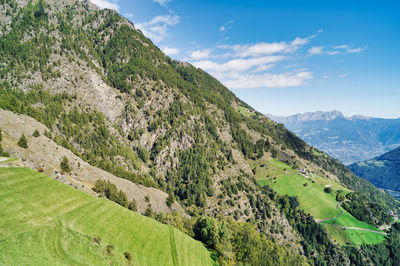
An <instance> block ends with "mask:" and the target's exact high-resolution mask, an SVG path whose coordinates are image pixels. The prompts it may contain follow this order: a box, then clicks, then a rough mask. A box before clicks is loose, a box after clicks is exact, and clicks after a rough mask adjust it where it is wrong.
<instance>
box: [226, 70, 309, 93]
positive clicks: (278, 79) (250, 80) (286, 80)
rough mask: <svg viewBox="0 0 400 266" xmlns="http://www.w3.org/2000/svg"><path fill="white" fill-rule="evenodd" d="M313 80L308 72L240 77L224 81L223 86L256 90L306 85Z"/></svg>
mask: <svg viewBox="0 0 400 266" xmlns="http://www.w3.org/2000/svg"><path fill="white" fill-rule="evenodd" d="M312 78H313V74H312V73H310V72H297V73H291V72H288V73H281V74H269V73H265V74H259V75H241V76H240V77H237V78H234V79H230V80H226V81H224V84H225V85H226V86H227V87H228V88H231V89H258V88H286V87H297V86H303V85H306V84H307V81H309V80H310V79H312Z"/></svg>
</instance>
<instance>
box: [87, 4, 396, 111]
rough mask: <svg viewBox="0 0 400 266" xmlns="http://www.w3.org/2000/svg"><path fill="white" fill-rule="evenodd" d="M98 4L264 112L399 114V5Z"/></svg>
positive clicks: (163, 48)
mask: <svg viewBox="0 0 400 266" xmlns="http://www.w3.org/2000/svg"><path fill="white" fill-rule="evenodd" d="M91 1H92V2H94V3H95V4H97V5H98V6H100V7H101V8H112V9H116V10H118V12H119V13H120V14H121V15H123V16H124V17H126V18H128V19H129V20H131V21H132V22H133V23H134V25H135V27H136V28H139V29H140V30H142V32H143V33H144V34H145V35H146V36H147V37H148V38H150V39H151V40H152V41H153V42H154V44H156V45H157V46H158V47H160V48H161V49H162V50H163V51H164V52H165V53H166V54H167V55H169V56H170V57H172V58H174V59H177V60H181V61H187V62H189V63H191V64H193V65H194V66H196V67H199V68H201V69H203V70H205V71H207V72H208V73H210V74H212V75H213V76H214V77H216V78H217V79H219V80H220V81H221V82H222V83H223V84H224V85H226V86H227V87H228V88H229V89H230V90H232V91H233V92H234V93H235V94H236V95H237V96H238V97H239V98H241V99H242V100H244V101H245V102H247V103H248V104H249V105H250V106H252V107H254V108H255V109H256V110H258V111H259V112H262V113H265V114H266V113H270V114H274V115H291V114H295V113H303V112H312V111H317V110H321V111H330V110H339V111H341V112H343V113H344V114H345V115H348V116H351V115H355V114H362V115H366V116H372V117H384V118H398V117H400V49H399V47H400V16H399V15H398V14H399V13H400V2H399V3H397V1H385V0H382V1H369V0H363V1H361V0H345V1H343V0H324V1H321V0H318V1H313V0H307V1H299V0H297V1H295V0H292V1H287V0H280V1H278V0H269V1H266V0H201V1H200V0H197V1H195V0H91Z"/></svg>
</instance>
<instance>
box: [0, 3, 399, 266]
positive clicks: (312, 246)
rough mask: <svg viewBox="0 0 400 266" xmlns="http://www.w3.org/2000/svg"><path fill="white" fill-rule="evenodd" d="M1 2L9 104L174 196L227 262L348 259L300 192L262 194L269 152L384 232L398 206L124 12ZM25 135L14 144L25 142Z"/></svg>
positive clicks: (108, 165)
mask: <svg viewBox="0 0 400 266" xmlns="http://www.w3.org/2000/svg"><path fill="white" fill-rule="evenodd" d="M0 5H1V7H2V8H1V9H0V10H1V11H0V12H1V13H0V16H1V17H0V18H1V20H0V21H1V23H2V25H1V26H2V27H1V28H2V34H1V38H0V59H1V62H2V64H1V68H0V78H1V83H0V95H1V97H0V108H2V109H5V110H9V111H11V112H13V113H17V114H24V115H27V116H30V117H32V118H34V119H35V120H37V121H39V122H41V123H42V124H44V125H45V126H46V127H47V128H48V130H47V132H44V133H43V131H41V133H43V135H45V136H46V138H47V139H45V138H44V137H43V139H44V140H46V141H48V140H50V139H51V140H53V141H54V142H55V143H57V144H58V145H60V146H63V147H64V148H65V149H67V150H69V151H71V152H72V153H74V154H75V156H77V157H79V158H80V159H81V160H83V161H85V162H86V163H88V164H90V165H92V166H96V167H98V168H101V169H102V170H104V171H106V172H109V173H110V174H112V175H115V176H117V177H119V178H124V179H126V180H128V182H131V183H135V184H136V185H143V186H146V187H153V188H155V189H159V190H162V191H164V192H166V193H168V194H170V195H173V196H174V197H175V198H176V199H177V201H179V202H180V204H181V205H182V206H183V207H184V208H185V209H186V211H187V213H188V214H189V215H190V216H191V217H192V222H187V223H186V222H185V221H183V222H182V221H178V222H176V223H175V224H178V225H179V224H181V225H182V224H183V226H182V228H185V226H186V227H188V228H186V229H187V231H188V232H189V233H193V235H194V236H195V237H196V238H197V239H199V240H201V241H203V242H204V243H205V244H206V245H207V247H208V248H210V249H212V250H214V251H215V253H216V257H218V260H219V261H220V262H221V263H226V262H229V263H244V264H253V265H258V264H260V263H261V262H263V263H265V264H268V263H271V264H272V263H273V261H271V258H273V260H275V261H280V262H281V263H282V264H284V263H285V262H286V264H301V263H305V261H304V257H306V258H307V260H308V262H310V263H316V264H321V263H324V262H329V263H330V264H343V263H346V262H348V258H347V257H346V256H345V255H344V253H343V251H342V250H341V249H340V247H337V246H335V245H334V244H333V243H332V242H331V241H330V239H329V237H328V235H327V234H326V231H325V230H324V228H323V227H322V226H321V225H319V224H317V223H315V219H314V218H313V217H312V216H310V213H308V212H305V211H304V208H302V206H299V203H298V201H297V199H296V198H295V197H289V196H286V195H279V194H277V193H275V192H274V191H272V190H271V189H270V188H269V187H267V186H264V187H260V186H259V184H258V182H257V180H256V175H255V174H254V172H253V168H252V164H254V163H260V162H261V161H262V158H263V157H264V156H267V157H268V158H270V157H276V158H278V159H279V160H280V161H282V162H285V163H287V164H290V165H292V166H293V167H296V168H300V167H304V168H310V169H313V170H314V171H316V172H319V173H322V174H323V175H324V176H325V177H326V178H328V179H330V180H332V181H335V182H337V183H339V184H341V185H343V186H344V187H346V188H347V189H349V190H352V191H353V192H354V195H356V196H355V197H356V198H355V200H354V201H355V202H357V203H359V204H358V205H357V206H362V207H363V208H364V210H365V212H366V214H365V215H364V216H362V217H361V216H360V219H364V218H365V220H366V221H367V222H368V223H372V224H373V225H380V224H383V223H385V222H386V221H387V219H388V217H387V215H385V214H386V212H387V211H388V210H391V209H396V208H398V206H399V204H398V202H396V201H394V200H393V198H391V197H390V196H388V195H386V194H384V193H382V192H381V191H380V190H378V189H376V188H375V187H374V186H372V185H371V184H370V183H368V182H366V181H365V180H363V179H360V178H358V177H356V176H355V175H354V174H352V173H351V172H350V171H349V170H348V169H347V168H346V167H344V166H343V165H342V164H341V163H340V162H339V161H337V160H334V159H332V158H330V157H329V156H328V155H326V154H324V153H321V152H319V151H317V150H315V149H314V148H312V147H310V146H308V145H306V143H305V142H303V141H302V140H300V139H299V138H297V137H296V136H295V135H294V134H292V133H291V132H289V131H288V130H286V129H285V128H284V127H283V126H282V125H278V124H276V123H274V122H272V121H271V120H269V119H267V118H265V117H264V116H263V115H262V114H260V113H257V112H255V111H254V110H252V109H251V108H250V107H249V106H248V105H246V104H245V103H243V102H242V101H241V100H239V99H238V98H236V97H235V95H234V94H233V93H232V92H230V91H229V90H228V89H227V88H225V87H224V86H223V85H222V84H220V83H219V82H218V81H217V80H215V79H214V78H212V77H211V76H209V75H208V74H207V73H205V72H204V71H202V70H200V69H196V68H194V67H193V66H191V65H189V64H187V63H181V62H177V61H175V60H172V59H171V58H169V57H167V56H165V55H164V54H163V53H162V52H161V51H160V49H158V48H157V47H155V46H154V45H153V44H152V42H151V41H150V40H149V39H147V38H146V37H145V36H143V34H141V32H140V31H138V30H136V29H135V28H134V26H133V25H132V24H131V23H130V22H129V21H127V20H125V19H124V18H122V17H121V16H119V15H118V14H117V13H116V12H115V11H111V10H99V9H97V8H95V7H94V6H92V5H91V4H90V3H89V2H87V1H72V0H71V1H51V2H49V3H45V2H43V1H37V2H35V3H34V4H32V2H28V1H18V5H17V3H16V2H15V1H12V0H3V1H1V2H0ZM243 109H246V110H251V112H250V113H251V115H242V112H240V110H243ZM29 123H37V122H29ZM3 126H4V127H5V128H4V132H12V131H11V129H10V128H8V125H7V123H4V124H3ZM30 128H31V129H33V126H31V127H30ZM42 130H45V129H44V128H43V129H42ZM19 132H22V131H19ZM27 132H28V131H27ZM7 134H8V133H7ZM27 134H28V133H27ZM29 134H32V133H29ZM7 138H10V139H12V137H11V136H8V137H7ZM13 138H14V139H12V140H11V142H12V143H14V146H15V141H16V138H19V136H16V137H13ZM28 142H29V140H28ZM4 146H5V147H6V151H7V152H10V153H11V155H13V156H16V157H19V158H23V157H24V156H25V154H22V153H21V150H20V149H19V148H14V146H13V145H11V144H10V145H8V146H7V143H6V144H5V145H4ZM28 146H29V143H28ZM32 148H34V146H32ZM29 149H31V148H29V147H28V151H29ZM38 152H39V154H40V151H39V149H38ZM45 154H46V151H42V155H43V156H45ZM68 156H70V155H68ZM71 156H72V155H71ZM37 157H39V156H37ZM71 158H72V159H71V160H75V158H76V157H71ZM57 165H58V163H57ZM81 165H82V164H81ZM78 167H79V166H77V165H75V164H74V165H72V168H73V169H72V172H73V173H75V172H78V169H79V168H78ZM88 176H89V177H88V178H92V179H91V180H92V181H93V180H94V179H93V176H90V175H88ZM127 184H128V183H127ZM124 186H125V185H124ZM121 189H123V187H121ZM372 203H374V204H376V205H377V206H378V207H379V208H377V207H376V206H375V205H372ZM355 210H356V209H352V208H349V210H348V211H349V213H352V212H353V211H355ZM160 211H164V210H160ZM389 218H390V217H389ZM165 222H170V223H172V222H171V221H165ZM191 223H195V225H194V226H193V227H191V226H192V225H193V224H191ZM249 238H250V239H251V240H252V241H247V240H246V239H249ZM245 240H246V241H245ZM253 240H254V241H253ZM249 252H250V254H249ZM244 254H246V256H245V255H244ZM267 262H268V263H267ZM295 262H296V263H295Z"/></svg>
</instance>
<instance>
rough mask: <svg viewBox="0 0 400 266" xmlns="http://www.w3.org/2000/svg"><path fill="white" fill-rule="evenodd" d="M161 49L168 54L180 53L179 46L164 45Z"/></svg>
mask: <svg viewBox="0 0 400 266" xmlns="http://www.w3.org/2000/svg"><path fill="white" fill-rule="evenodd" d="M161 50H162V51H163V52H164V53H165V54H166V55H177V54H179V52H180V51H179V49H178V48H171V47H168V46H164V47H162V48H161Z"/></svg>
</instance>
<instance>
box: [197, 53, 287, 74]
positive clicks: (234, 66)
mask: <svg viewBox="0 0 400 266" xmlns="http://www.w3.org/2000/svg"><path fill="white" fill-rule="evenodd" d="M284 59H285V56H282V55H279V56H278V55H276V56H264V57H258V58H249V59H233V60H230V61H228V62H226V63H217V62H214V61H211V60H203V61H197V62H193V64H194V65H195V66H196V67H199V68H201V69H203V70H206V71H211V72H220V73H224V72H234V73H240V72H244V71H247V70H250V69H252V68H254V67H259V66H265V65H267V64H271V63H275V62H279V61H282V60H284Z"/></svg>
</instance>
